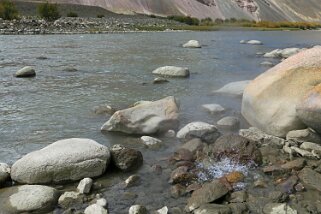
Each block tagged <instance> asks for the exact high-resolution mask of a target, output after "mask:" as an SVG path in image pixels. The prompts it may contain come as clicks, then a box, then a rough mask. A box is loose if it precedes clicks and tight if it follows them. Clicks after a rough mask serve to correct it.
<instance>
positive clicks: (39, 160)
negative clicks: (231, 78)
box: [0, 42, 321, 214]
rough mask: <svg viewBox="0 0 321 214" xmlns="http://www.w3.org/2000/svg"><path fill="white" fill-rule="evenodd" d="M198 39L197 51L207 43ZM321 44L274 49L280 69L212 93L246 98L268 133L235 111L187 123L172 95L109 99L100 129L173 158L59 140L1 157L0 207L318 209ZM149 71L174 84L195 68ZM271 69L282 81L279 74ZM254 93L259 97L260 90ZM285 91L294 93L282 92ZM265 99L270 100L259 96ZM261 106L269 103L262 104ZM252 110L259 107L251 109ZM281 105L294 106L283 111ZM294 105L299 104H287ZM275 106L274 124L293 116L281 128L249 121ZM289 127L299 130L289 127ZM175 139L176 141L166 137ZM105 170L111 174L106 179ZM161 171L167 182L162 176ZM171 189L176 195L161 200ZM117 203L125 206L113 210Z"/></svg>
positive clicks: (214, 107) (214, 106) (218, 108)
mask: <svg viewBox="0 0 321 214" xmlns="http://www.w3.org/2000/svg"><path fill="white" fill-rule="evenodd" d="M248 44H250V43H248ZM256 44H257V42H256ZM250 45H253V44H250ZM184 46H185V45H182V47H178V48H183V47H184ZM199 46H201V45H197V48H196V49H194V50H195V51H198V50H200V49H199V48H200V47H199ZM193 48H195V46H193ZM320 49H321V48H320V47H318V46H316V47H314V48H311V49H306V50H305V49H304V50H300V51H299V50H297V49H295V50H294V49H293V51H292V54H293V56H290V55H292V54H290V53H289V50H286V51H285V50H283V51H281V50H278V51H275V52H277V54H276V56H275V57H277V58H283V59H284V60H283V61H282V62H281V63H280V64H278V65H277V66H275V67H273V68H272V69H270V70H268V71H266V72H265V73H263V74H262V75H260V76H259V77H257V78H256V79H255V80H252V81H238V82H233V83H229V84H227V85H225V86H223V87H222V88H221V89H218V90H216V91H214V92H213V93H216V94H217V93H219V94H221V95H222V96H223V97H224V96H230V97H232V98H233V99H236V100H239V101H241V100H242V102H243V106H242V111H243V115H244V117H245V118H246V119H247V118H248V117H249V116H251V117H250V118H249V119H248V122H249V123H250V125H251V126H259V127H260V128H261V130H260V129H258V128H256V127H246V128H242V129H241V126H240V121H241V120H242V118H238V117H235V115H229V116H227V117H224V118H222V119H221V120H219V121H217V122H215V123H214V122H213V124H210V123H206V122H202V121H189V122H188V123H186V124H182V123H180V117H179V114H180V109H181V108H180V105H179V102H178V100H177V99H176V98H175V97H173V96H169V97H165V98H162V99H159V100H156V101H138V102H136V103H135V104H128V107H127V108H122V109H120V110H117V109H116V108H114V107H111V106H109V105H104V106H100V107H99V108H95V113H96V114H108V115H110V116H111V117H109V119H108V121H106V122H105V123H104V124H102V126H101V131H102V132H103V133H105V134H110V132H118V133H120V134H126V135H128V134H129V135H134V136H136V138H137V139H136V141H134V142H132V143H138V144H142V145H144V146H146V148H148V149H150V150H155V151H157V149H159V148H161V147H163V146H167V147H169V151H170V154H169V156H170V157H166V158H164V160H163V161H162V163H161V161H160V162H159V163H157V164H153V165H151V166H149V165H148V163H145V161H144V154H143V153H142V152H140V151H139V150H137V149H133V148H130V147H128V146H124V145H120V144H116V145H113V146H110V147H106V146H104V145H102V144H100V143H99V142H96V141H94V140H91V139H84V138H69V139H62V140H58V141H56V142H53V143H52V144H50V145H48V146H46V147H44V148H42V149H40V150H36V151H33V152H30V153H28V154H26V155H25V156H23V157H21V158H20V159H19V160H17V161H16V162H15V163H14V164H13V165H12V166H9V165H7V164H5V163H2V164H0V185H1V189H0V210H1V211H2V212H3V213H26V212H27V213H48V212H54V213H65V214H67V213H85V214H91V213H95V214H100V213H108V211H109V212H110V213H129V214H134V213H135V214H137V213H142V214H144V213H156V214H157V213H158V214H167V213H173V214H179V213H195V214H213V213H223V214H225V213H226V214H230V213H231V214H233V213H265V214H277V213H284V214H288V213H293V214H294V213H316V214H317V213H320V212H321V207H320V201H321V187H320V184H319V180H320V178H321V170H320V164H321V155H320V154H321V136H320V134H319V133H320V129H319V126H318V116H319V111H320V108H321V107H320V106H319V105H318V104H319V102H318V100H319V93H320V90H319V85H318V81H315V80H317V79H316V78H310V77H309V75H308V74H309V73H308V72H312V74H313V75H316V74H318V72H320V71H321V70H320V68H321V66H320V57H321V52H320ZM285 58H287V59H285ZM156 71H157V72H156ZM36 73H37V69H36V68H33V67H25V68H23V69H21V70H19V71H18V72H17V73H16V75H15V76H16V77H17V78H34V79H29V80H30V81H37V78H35V77H36V76H37V77H38V76H39V75H41V73H40V74H38V73H37V75H36ZM150 75H151V76H152V75H155V77H156V76H158V77H156V79H157V80H160V78H162V81H160V82H155V81H154V83H155V84H156V83H157V84H171V82H170V81H168V80H167V79H170V78H180V79H181V81H185V80H186V79H187V78H189V77H190V76H193V75H194V73H190V72H189V69H188V68H184V67H174V66H165V67H160V68H158V69H156V70H154V71H150ZM270 75H272V77H274V78H276V80H277V81H275V82H274V81H272V80H274V79H273V78H271V76H270ZM289 76H290V77H291V78H290V80H291V81H289V80H288V77H289ZM295 77H299V78H303V77H305V78H303V79H304V80H307V81H301V82H300V81H295V82H294V83H295V85H292V81H294V80H296V79H295ZM171 80H172V79H171ZM283 81H285V83H284V82H283ZM299 83H300V84H299ZM255 84H259V86H260V87H263V86H265V88H267V89H269V87H268V86H271V85H272V86H273V87H272V86H271V88H273V89H275V88H276V89H278V90H275V91H273V90H272V91H271V90H265V91H263V92H262V91H259V90H253V87H254V86H253V85H255ZM298 85H299V86H300V88H298V89H297V90H299V89H301V92H302V93H298V92H297V91H295V90H294V88H295V86H298ZM260 87H258V86H257V87H256V88H257V89H259V88H260ZM302 89H308V90H302ZM293 91H295V93H293ZM254 92H257V93H259V92H260V93H262V94H260V96H257V97H256V96H254V95H256V93H254ZM281 92H283V93H281ZM285 92H288V94H289V95H291V96H284V94H286V93H285ZM261 97H263V98H265V100H263V101H262V100H260V98H261ZM240 98H242V99H240ZM272 98H274V99H275V101H274V102H272V101H273V99H272ZM250 101H251V102H250ZM282 101H283V102H282ZM289 101H292V102H289ZM269 102H272V104H273V105H272V104H271V103H269ZM293 103H294V104H293ZM263 104H265V108H258V107H260V106H261V105H263ZM291 104H292V105H291ZM310 104H311V105H310ZM312 104H313V105H312ZM202 107H203V110H204V111H206V112H208V116H209V117H210V115H215V114H218V115H219V114H221V113H222V112H224V111H225V110H226V109H228V106H222V105H220V103H207V104H204V105H202ZM267 107H268V108H267ZM252 108H253V109H255V111H249V109H252ZM284 108H286V109H287V111H281V110H283V109H284ZM291 108H293V109H294V110H293V109H292V111H290V110H291ZM267 110H268V112H265V111H267ZM271 111H275V112H283V114H281V115H280V116H279V118H274V120H273V121H272V122H275V123H276V124H279V123H280V122H283V123H282V124H285V123H284V121H285V122H288V123H287V126H284V127H285V128H284V129H281V128H282V127H283V126H282V127H281V126H277V125H273V124H265V122H266V121H267V120H263V119H262V120H257V121H254V122H253V121H252V119H253V118H256V119H259V116H261V115H262V114H263V116H265V115H266V114H267V113H270V112H271ZM291 112H292V113H293V112H295V114H294V115H293V114H290V116H292V118H294V119H292V120H281V119H282V117H281V116H284V117H285V116H286V118H289V115H286V113H291ZM250 113H251V114H250ZM249 114H250V115H249ZM274 115H275V113H274ZM298 121H299V122H300V123H298ZM256 124H258V125H256ZM297 124H299V126H296V125H297ZM270 126H271V127H272V128H273V129H272V128H270ZM289 126H290V127H294V128H292V129H289V128H288V127H289ZM275 127H278V128H275ZM264 128H265V130H264V131H265V132H263V131H262V129H264ZM275 130H276V132H273V131H275ZM279 132H282V136H280V135H279ZM283 133H284V134H283ZM158 138H160V139H158ZM170 140H171V141H174V142H175V144H168V142H167V141H170ZM142 168H147V170H146V171H148V174H150V175H152V176H151V177H152V178H154V179H153V180H152V181H151V182H152V185H154V186H157V188H158V191H157V193H158V195H156V196H155V194H153V195H150V193H149V191H148V186H147V188H145V187H146V186H145V185H146V183H147V182H148V181H147V180H146V178H145V176H144V174H140V173H139V169H142ZM115 175H116V176H115ZM103 176H105V177H109V178H110V180H112V181H110V180H108V181H107V182H106V183H107V184H106V183H103V182H101V180H100V179H101V177H103ZM113 177H117V178H116V179H113ZM151 177H148V178H147V179H150V178H151ZM163 177H165V178H166V184H167V183H169V184H170V185H171V186H170V187H168V186H166V185H164V184H163V183H162V182H164V181H163V180H162V178H163ZM149 182H150V181H149ZM167 185H168V184H167ZM139 186H141V187H142V188H144V189H145V190H146V191H145V192H144V194H143V196H140V197H141V198H138V197H139V196H137V194H136V192H135V191H138V190H137V189H135V188H136V187H139ZM106 187H108V188H106ZM165 194H168V195H170V198H171V199H170V200H164V198H163V197H165V196H164V195H165ZM166 199H167V198H166ZM114 201H118V202H119V203H120V204H121V205H120V206H121V207H120V208H115V207H113V205H114V204H113V203H114ZM150 201H159V202H160V203H159V204H160V205H161V206H158V207H155V206H150ZM164 201H166V202H164ZM124 210H125V211H124Z"/></svg>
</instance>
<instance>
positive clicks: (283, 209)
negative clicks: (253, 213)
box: [263, 203, 298, 214]
mask: <svg viewBox="0 0 321 214" xmlns="http://www.w3.org/2000/svg"><path fill="white" fill-rule="evenodd" d="M263 213H264V214H297V213H298V212H297V211H296V210H294V209H292V208H291V207H290V206H289V205H287V204H285V203H268V204H266V205H265V206H264V208H263Z"/></svg>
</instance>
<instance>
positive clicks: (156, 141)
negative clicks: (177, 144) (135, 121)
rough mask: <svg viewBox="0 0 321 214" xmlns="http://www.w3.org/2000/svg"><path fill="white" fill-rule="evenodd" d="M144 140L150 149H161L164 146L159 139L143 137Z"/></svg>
mask: <svg viewBox="0 0 321 214" xmlns="http://www.w3.org/2000/svg"><path fill="white" fill-rule="evenodd" d="M140 139H141V140H142V143H143V144H144V145H146V146H148V147H154V148H155V147H159V146H160V145H161V144H162V141H161V140H160V139H157V138H153V137H150V136H142V137H141V138H140Z"/></svg>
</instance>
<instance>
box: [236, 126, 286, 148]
mask: <svg viewBox="0 0 321 214" xmlns="http://www.w3.org/2000/svg"><path fill="white" fill-rule="evenodd" d="M239 134H240V135H241V136H243V137H245V138H247V139H249V140H252V141H254V142H259V143H260V144H265V145H276V146H278V147H283V146H284V144H285V140H284V139H283V138H279V137H275V136H273V135H269V134H266V133H265V132H263V131H261V130H260V129H258V128H255V127H250V128H249V129H241V130H240V131H239Z"/></svg>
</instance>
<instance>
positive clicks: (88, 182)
mask: <svg viewBox="0 0 321 214" xmlns="http://www.w3.org/2000/svg"><path fill="white" fill-rule="evenodd" d="M92 185H93V179H91V178H84V179H82V180H81V181H80V182H79V184H78V186H77V190H78V191H79V192H80V193H84V194H88V193H89V192H90V190H91V186H92Z"/></svg>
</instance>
